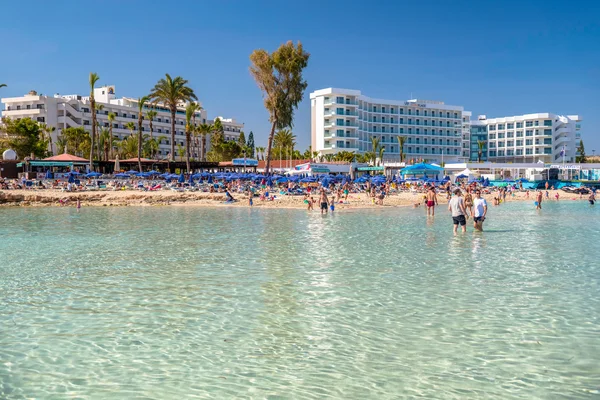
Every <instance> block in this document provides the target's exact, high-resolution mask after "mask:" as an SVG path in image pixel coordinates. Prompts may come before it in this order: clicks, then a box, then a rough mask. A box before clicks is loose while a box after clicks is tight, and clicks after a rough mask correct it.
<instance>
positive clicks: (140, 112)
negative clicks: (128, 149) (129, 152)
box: [137, 96, 150, 172]
mask: <svg viewBox="0 0 600 400" xmlns="http://www.w3.org/2000/svg"><path fill="white" fill-rule="evenodd" d="M148 100H150V97H148V96H144V97H142V98H138V103H137V104H138V154H137V156H138V168H139V169H140V172H141V171H142V123H143V122H142V121H143V120H144V104H145V103H146V102H147V101H148Z"/></svg>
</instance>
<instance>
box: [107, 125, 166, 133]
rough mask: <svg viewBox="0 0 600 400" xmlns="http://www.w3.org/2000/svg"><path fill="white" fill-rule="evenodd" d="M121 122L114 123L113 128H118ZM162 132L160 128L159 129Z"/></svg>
mask: <svg viewBox="0 0 600 400" xmlns="http://www.w3.org/2000/svg"><path fill="white" fill-rule="evenodd" d="M118 127H119V124H113V128H118ZM158 131H159V132H160V129H159V130H158Z"/></svg>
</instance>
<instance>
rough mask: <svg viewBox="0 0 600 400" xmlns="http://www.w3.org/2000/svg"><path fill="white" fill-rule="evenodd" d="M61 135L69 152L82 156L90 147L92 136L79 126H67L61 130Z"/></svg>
mask: <svg viewBox="0 0 600 400" xmlns="http://www.w3.org/2000/svg"><path fill="white" fill-rule="evenodd" d="M62 136H63V137H64V138H65V140H66V143H67V150H68V152H69V153H72V154H76V155H78V156H82V155H83V154H87V151H88V150H90V151H91V149H92V138H91V135H89V134H88V133H87V132H86V130H85V129H84V128H83V127H82V126H80V127H78V128H74V127H69V128H65V129H63V130H62Z"/></svg>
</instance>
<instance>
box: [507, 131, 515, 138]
mask: <svg viewBox="0 0 600 400" xmlns="http://www.w3.org/2000/svg"><path fill="white" fill-rule="evenodd" d="M506 137H507V138H511V137H515V133H514V132H507V133H506Z"/></svg>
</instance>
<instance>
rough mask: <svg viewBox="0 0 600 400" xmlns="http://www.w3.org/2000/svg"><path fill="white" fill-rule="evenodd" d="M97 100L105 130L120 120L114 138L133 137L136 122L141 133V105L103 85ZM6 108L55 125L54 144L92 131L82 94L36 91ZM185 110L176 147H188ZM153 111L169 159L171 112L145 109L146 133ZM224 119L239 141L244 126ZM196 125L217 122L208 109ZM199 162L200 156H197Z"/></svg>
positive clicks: (227, 132)
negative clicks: (73, 132)
mask: <svg viewBox="0 0 600 400" xmlns="http://www.w3.org/2000/svg"><path fill="white" fill-rule="evenodd" d="M94 98H95V100H96V103H97V104H99V105H100V106H101V109H100V110H97V112H96V118H97V121H98V124H99V127H100V129H101V128H107V129H108V128H109V121H108V115H109V114H110V113H114V114H115V116H116V118H115V120H114V121H113V127H112V128H113V129H112V131H113V135H114V136H115V137H116V138H118V139H119V140H121V139H123V138H125V137H127V136H129V135H130V134H131V132H130V130H129V129H127V128H126V127H125V125H126V124H127V123H128V122H133V123H134V124H135V126H136V128H135V130H134V133H135V134H137V122H138V102H137V99H133V98H127V97H122V98H117V97H116V96H115V87H114V86H103V87H99V88H96V89H94ZM2 102H3V103H4V104H5V109H4V111H2V117H9V118H11V119H19V118H31V119H33V120H34V121H37V122H39V123H45V124H46V125H48V126H53V127H55V128H56V131H55V132H54V133H53V134H52V135H53V137H52V142H53V143H56V139H57V138H58V137H59V136H60V135H61V133H62V130H63V129H65V128H69V127H73V128H77V127H83V128H85V129H86V130H87V131H89V132H91V130H92V125H91V124H92V113H91V109H90V98H89V96H81V95H64V96H63V95H59V94H55V95H54V96H44V95H38V94H37V93H36V92H35V91H31V92H29V93H28V94H27V95H25V96H22V97H12V98H3V99H2ZM185 107H186V104H180V105H179V106H178V109H177V112H176V117H175V148H176V149H177V148H178V147H179V146H181V147H184V146H185ZM150 109H152V110H154V111H156V112H157V115H156V117H155V118H154V119H153V121H152V131H153V132H152V133H153V136H154V137H160V136H165V137H166V138H165V139H164V140H163V141H162V142H161V144H160V147H159V151H158V154H157V157H158V158H161V159H163V158H167V157H168V155H169V153H170V149H171V111H170V110H169V109H168V108H166V107H164V106H162V105H160V104H158V105H156V106H144V120H143V124H142V131H143V132H144V133H150V126H149V125H150V121H149V120H148V119H147V116H146V112H147V111H149V110H150ZM217 118H219V119H221V122H222V124H223V128H224V136H225V140H237V139H238V138H239V135H240V132H241V131H242V129H243V124H241V123H238V122H236V121H235V120H234V119H232V118H229V119H227V118H222V117H217ZM194 119H195V123H196V124H197V125H200V124H203V123H213V122H214V120H208V119H207V113H206V110H205V109H200V110H199V111H197V112H196V114H195V118H194ZM209 149H210V135H209V136H208V137H207V151H208V150H209ZM62 151H63V149H57V148H56V147H55V146H54V148H53V149H52V152H53V153H54V154H57V153H62ZM176 152H177V150H176ZM192 156H193V157H194V158H196V159H198V157H199V156H200V155H199V154H193V155H192ZM175 158H176V159H178V158H179V157H178V155H177V154H175Z"/></svg>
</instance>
